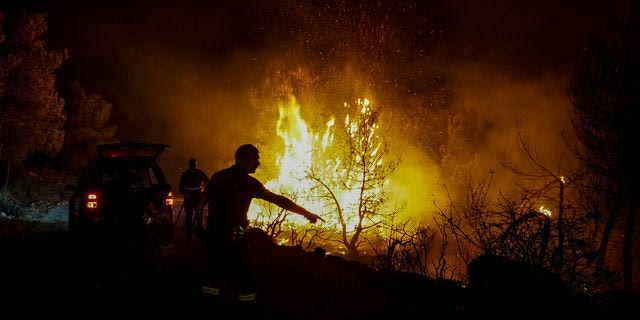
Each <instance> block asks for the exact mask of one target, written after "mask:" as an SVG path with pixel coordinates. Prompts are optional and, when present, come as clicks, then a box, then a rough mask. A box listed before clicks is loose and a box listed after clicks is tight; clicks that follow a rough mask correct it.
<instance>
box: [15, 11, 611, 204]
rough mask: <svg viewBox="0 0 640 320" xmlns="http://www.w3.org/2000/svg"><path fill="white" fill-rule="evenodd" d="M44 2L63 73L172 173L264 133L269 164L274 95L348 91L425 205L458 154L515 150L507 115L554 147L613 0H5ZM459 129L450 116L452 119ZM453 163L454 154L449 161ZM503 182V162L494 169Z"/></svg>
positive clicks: (470, 162)
mask: <svg viewBox="0 0 640 320" xmlns="http://www.w3.org/2000/svg"><path fill="white" fill-rule="evenodd" d="M3 7H6V8H4V10H5V11H7V10H9V11H14V12H20V11H21V10H24V9H25V8H26V9H29V10H41V11H44V12H47V13H48V22H49V30H48V33H47V35H46V40H47V45H48V46H50V47H52V48H56V49H63V48H67V49H68V50H69V55H70V59H69V60H68V61H67V62H65V64H64V65H63V66H62V68H61V70H60V71H59V86H60V87H61V88H62V90H63V91H64V88H65V87H68V86H69V83H71V81H73V80H79V81H81V82H82V83H84V84H85V85H86V86H87V87H88V88H90V89H91V90H93V91H95V92H98V93H100V94H102V95H103V97H104V98H105V99H106V100H108V101H110V102H111V103H112V104H113V112H112V122H113V123H114V124H116V125H117V126H118V132H117V134H116V137H117V138H119V139H120V140H122V141H148V142H159V143H167V144H170V145H171V149H170V151H169V152H168V153H167V154H166V155H165V156H164V158H163V160H162V161H163V165H164V166H166V167H167V174H168V175H169V179H170V180H172V181H174V182H173V183H174V184H175V183H176V182H175V181H176V179H177V177H178V175H179V172H180V170H181V168H184V167H185V166H186V160H187V159H188V158H190V157H196V158H198V159H199V161H200V166H201V167H202V168H203V169H204V170H206V172H207V173H209V174H210V173H212V172H214V171H216V170H218V169H221V168H223V167H224V166H226V165H228V164H229V163H231V162H232V154H233V151H234V150H235V148H236V147H237V146H238V145H240V144H242V143H255V144H257V145H258V146H259V147H260V148H261V149H262V154H263V170H262V172H259V174H261V175H262V177H263V178H265V179H267V178H269V177H271V176H273V174H274V173H273V161H274V157H275V154H276V153H277V152H280V151H281V148H282V143H281V141H279V139H278V137H277V136H276V135H275V123H276V120H277V116H278V108H277V106H278V103H285V102H286V101H287V100H288V96H289V95H293V96H295V97H296V98H297V100H298V101H299V103H300V105H301V109H302V117H303V118H304V119H305V121H307V122H308V123H309V124H310V125H311V126H312V127H314V128H316V129H321V127H322V126H323V125H324V123H325V122H326V121H327V119H328V118H329V117H330V116H332V115H334V116H336V117H338V118H341V117H342V115H341V114H340V112H341V106H342V103H343V102H345V101H353V99H357V98H358V97H365V96H366V97H367V98H369V99H370V100H371V101H372V103H373V104H375V105H379V106H380V107H382V111H381V112H382V126H383V129H384V130H385V132H386V135H387V137H388V138H389V139H390V144H391V147H392V149H391V150H392V153H393V154H394V155H397V156H399V157H400V160H401V164H400V166H399V167H398V170H397V172H396V174H395V176H394V177H393V178H392V179H391V180H392V184H393V185H394V186H395V188H394V189H395V190H396V191H397V193H398V196H399V197H403V198H405V200H406V199H409V198H410V199H411V200H410V201H409V203H408V204H407V206H408V211H409V212H412V213H416V212H418V211H425V212H427V211H429V208H425V204H427V205H428V204H429V203H431V202H432V194H434V193H436V194H437V193H438V192H439V188H440V184H442V183H446V184H451V183H452V181H455V179H458V178H460V176H456V172H457V171H458V170H462V171H463V172H466V171H464V170H467V171H469V170H471V171H474V172H482V171H489V170H496V171H497V170H498V169H499V167H500V160H499V155H500V154H501V153H506V154H507V155H508V156H510V157H513V158H515V159H517V156H518V149H517V140H516V139H517V137H516V135H515V132H516V123H517V122H518V121H521V123H522V128H523V132H524V134H526V135H527V136H529V138H530V140H531V143H532V145H533V146H535V147H536V149H537V151H538V152H539V154H540V155H541V157H542V158H543V159H545V160H546V161H548V162H549V163H553V164H555V163H558V159H557V158H558V157H561V156H562V154H563V153H565V152H566V151H565V150H566V145H565V142H564V140H563V138H562V134H563V132H566V133H567V134H570V133H571V132H570V131H571V122H570V104H569V100H568V94H567V90H568V89H567V88H568V83H569V79H570V77H571V74H572V70H573V67H574V65H575V64H576V61H577V57H578V56H579V54H580V48H581V46H582V44H583V42H584V40H585V39H586V37H587V35H588V34H589V32H590V31H593V29H596V28H599V26H605V25H606V23H607V19H608V17H609V16H610V15H611V14H615V12H616V8H617V7H616V4H615V2H612V1H587V2H585V1H563V2H558V1H542V2H540V1H527V2H523V1H483V2H478V1H453V2H447V3H440V2H437V1H428V2H420V1H400V2H395V1H377V2H368V1H362V2H359V1H357V2H350V1H328V2H325V1H318V2H316V1H303V2H296V3H289V2H288V1H265V2H261V1H246V2H245V1H240V2H237V1H235V2H225V1H201V2H199V1H154V2H148V3H145V2H132V3H131V2H129V1H105V2H102V1H100V2H86V1H73V0H67V1H52V2H46V1H27V2H22V1H8V2H6V3H5V4H4V5H3ZM452 130H453V131H456V130H457V131H456V132H453V131H452ZM462 167H464V169H460V168H462ZM496 178H497V179H498V181H503V182H505V183H506V184H502V183H500V185H502V187H503V188H508V186H507V184H508V183H509V181H510V178H509V176H508V174H506V173H497V174H496Z"/></svg>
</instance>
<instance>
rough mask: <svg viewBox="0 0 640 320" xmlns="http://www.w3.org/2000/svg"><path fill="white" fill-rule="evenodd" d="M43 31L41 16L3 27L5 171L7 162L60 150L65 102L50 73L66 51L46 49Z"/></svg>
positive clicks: (0, 144)
mask: <svg viewBox="0 0 640 320" xmlns="http://www.w3.org/2000/svg"><path fill="white" fill-rule="evenodd" d="M46 30H47V22H46V20H45V15H44V14H42V13H35V14H29V13H25V14H24V15H23V16H22V17H19V18H17V19H12V20H11V21H9V22H8V23H7V24H6V25H5V26H4V27H3V31H4V32H5V37H4V40H3V41H2V42H0V77H1V78H0V148H1V149H0V160H1V161H2V162H3V163H4V164H5V165H6V166H7V172H8V168H9V165H10V164H11V162H12V161H14V162H15V161H21V160H24V159H25V158H26V157H27V156H28V155H30V154H32V153H34V152H36V151H39V152H43V153H46V154H49V155H53V154H55V153H57V152H58V151H59V150H60V147H61V146H62V139H63V136H64V131H63V130H62V126H63V124H64V121H65V115H64V112H63V106H64V100H63V99H62V98H61V97H59V95H58V92H57V91H56V88H55V80H56V76H55V74H54V72H55V71H56V70H57V69H58V68H59V67H60V65H61V64H62V62H63V61H64V60H65V59H66V58H67V53H66V51H65V52H61V51H50V50H47V49H46V48H45V44H44V41H43V40H42V39H41V37H42V35H43V34H44V33H45V32H46ZM0 39H2V37H0ZM6 179H7V177H5V180H6ZM5 182H6V181H5Z"/></svg>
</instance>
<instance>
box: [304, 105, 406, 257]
mask: <svg viewBox="0 0 640 320" xmlns="http://www.w3.org/2000/svg"><path fill="white" fill-rule="evenodd" d="M344 106H345V108H346V109H347V115H346V117H345V121H344V125H343V126H341V127H339V129H337V132H338V133H339V134H338V136H339V137H340V138H341V139H340V141H339V142H338V143H339V145H338V148H337V150H335V151H334V152H340V153H342V154H341V155H340V156H339V157H336V158H335V159H336V160H334V161H333V162H332V161H330V160H329V161H327V162H326V163H325V164H324V166H322V165H321V166H315V167H312V168H311V170H310V171H309V173H308V177H309V178H310V179H312V180H313V181H315V182H316V183H317V185H316V187H317V191H318V193H319V194H320V195H321V197H323V198H324V199H326V200H327V201H329V202H330V203H331V204H332V205H333V207H334V208H335V213H336V217H337V219H338V223H339V226H338V229H339V232H340V241H341V242H342V244H343V245H344V246H345V248H346V250H347V252H348V254H349V255H350V256H351V257H357V256H358V255H359V252H358V248H359V246H360V245H361V244H362V242H363V241H364V239H363V238H362V235H363V232H366V231H367V230H368V229H371V228H374V227H377V226H379V225H380V224H381V223H382V222H383V221H384V219H385V218H388V217H389V216H392V215H393V214H394V213H395V210H394V209H391V210H389V208H385V205H386V203H387V201H388V199H389V193H388V191H386V190H385V184H386V183H387V181H388V180H387V178H388V177H389V175H390V174H391V173H392V172H393V171H394V169H395V168H396V166H397V165H398V161H397V160H395V161H387V162H386V163H385V156H387V155H388V153H389V145H388V143H387V141H385V140H384V139H383V138H381V137H380V136H379V135H378V129H379V124H378V117H379V113H378V111H376V110H375V109H373V108H372V107H371V106H370V104H369V100H367V99H358V100H357V102H356V104H355V106H351V105H350V104H348V103H345V104H344ZM327 138H328V139H331V136H327Z"/></svg>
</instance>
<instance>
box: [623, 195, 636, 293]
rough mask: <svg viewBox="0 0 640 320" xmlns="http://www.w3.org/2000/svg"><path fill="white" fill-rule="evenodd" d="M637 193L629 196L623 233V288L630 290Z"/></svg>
mask: <svg viewBox="0 0 640 320" xmlns="http://www.w3.org/2000/svg"><path fill="white" fill-rule="evenodd" d="M637 196H638V194H637V192H633V193H632V194H631V202H630V203H629V212H628V213H627V224H626V226H625V231H624V251H623V264H624V288H625V289H631V288H632V287H633V260H632V257H631V251H632V250H633V227H634V226H633V222H634V220H635V217H636V206H637V203H638V200H637V198H636V197H637Z"/></svg>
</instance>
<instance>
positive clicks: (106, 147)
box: [96, 143, 169, 162]
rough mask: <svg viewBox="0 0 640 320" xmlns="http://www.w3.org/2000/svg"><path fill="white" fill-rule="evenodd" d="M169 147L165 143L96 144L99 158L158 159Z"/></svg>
mask: <svg viewBox="0 0 640 320" xmlns="http://www.w3.org/2000/svg"><path fill="white" fill-rule="evenodd" d="M167 148H169V146H168V145H166V144H153V143H113V144H101V145H98V146H96V150H97V152H98V158H99V159H130V160H150V161H156V162H157V161H158V156H160V154H161V153H162V152H163V151H165V150H167Z"/></svg>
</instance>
